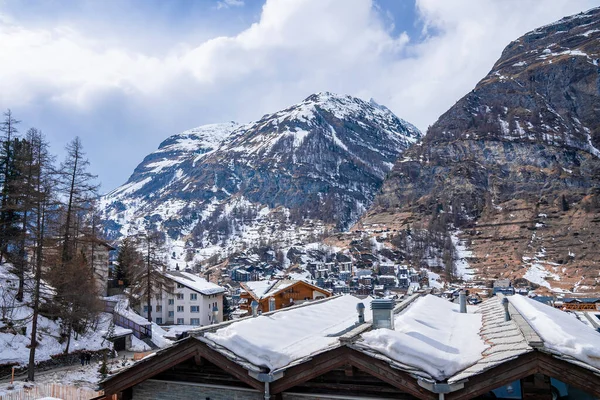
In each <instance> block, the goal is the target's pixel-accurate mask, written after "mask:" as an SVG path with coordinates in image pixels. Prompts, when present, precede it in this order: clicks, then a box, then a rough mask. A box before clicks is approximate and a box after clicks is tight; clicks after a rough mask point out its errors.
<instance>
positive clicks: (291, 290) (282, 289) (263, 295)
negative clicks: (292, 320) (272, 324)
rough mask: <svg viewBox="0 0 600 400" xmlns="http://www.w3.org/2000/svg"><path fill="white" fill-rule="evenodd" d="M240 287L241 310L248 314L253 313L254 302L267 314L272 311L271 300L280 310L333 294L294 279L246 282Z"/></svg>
mask: <svg viewBox="0 0 600 400" xmlns="http://www.w3.org/2000/svg"><path fill="white" fill-rule="evenodd" d="M240 286H241V288H242V291H241V293H240V299H241V301H240V308H241V309H242V310H246V311H248V312H251V309H250V306H251V304H252V301H256V302H258V310H259V311H261V312H267V311H272V310H270V309H269V299H274V300H275V309H276V310H279V309H282V308H285V307H289V306H292V305H295V304H302V303H304V302H306V301H311V300H317V299H323V298H326V297H330V296H331V292H330V291H328V290H327V289H323V288H320V287H318V286H315V285H313V284H310V283H308V282H306V281H302V280H293V279H280V280H272V281H253V282H244V283H241V284H240Z"/></svg>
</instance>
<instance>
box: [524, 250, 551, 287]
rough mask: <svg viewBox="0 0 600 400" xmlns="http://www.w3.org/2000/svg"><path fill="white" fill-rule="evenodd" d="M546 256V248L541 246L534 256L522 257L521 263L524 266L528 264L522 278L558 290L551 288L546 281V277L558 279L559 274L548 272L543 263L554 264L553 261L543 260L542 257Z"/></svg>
mask: <svg viewBox="0 0 600 400" xmlns="http://www.w3.org/2000/svg"><path fill="white" fill-rule="evenodd" d="M545 257H546V250H545V249H544V248H542V249H541V250H540V251H538V252H537V253H536V254H535V256H534V257H533V258H532V257H523V263H524V264H525V265H526V266H529V268H528V269H527V272H525V275H523V278H525V279H527V280H528V281H529V282H532V283H535V284H537V285H540V286H543V287H546V288H548V289H551V290H553V291H558V290H557V289H552V286H551V285H550V282H548V280H547V279H548V278H550V279H553V280H560V276H559V275H558V274H555V273H553V272H550V271H548V270H547V269H546V267H545V266H544V264H547V265H555V266H556V264H553V263H550V262H547V261H544V260H543V259H544V258H545Z"/></svg>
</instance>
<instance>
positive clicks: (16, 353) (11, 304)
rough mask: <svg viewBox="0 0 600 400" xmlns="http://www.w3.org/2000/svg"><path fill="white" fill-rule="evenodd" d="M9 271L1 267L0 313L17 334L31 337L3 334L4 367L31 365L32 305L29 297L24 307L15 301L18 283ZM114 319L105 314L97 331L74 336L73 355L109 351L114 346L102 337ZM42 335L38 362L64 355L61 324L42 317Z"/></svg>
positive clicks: (0, 336)
mask: <svg viewBox="0 0 600 400" xmlns="http://www.w3.org/2000/svg"><path fill="white" fill-rule="evenodd" d="M9 268H10V266H9V265H8V264H2V265H0V277H1V279H2V288H1V290H2V296H0V309H1V310H3V311H4V312H5V313H6V315H5V317H6V318H7V320H9V321H13V323H14V326H15V328H16V330H17V332H19V331H20V330H21V329H23V328H25V329H26V332H27V333H28V334H27V335H22V334H17V335H14V334H13V333H11V332H0V365H3V364H18V365H25V364H27V363H28V362H29V349H28V348H27V346H28V345H29V343H30V342H31V336H30V335H29V333H30V332H31V324H32V316H33V310H32V309H31V308H30V307H29V306H28V305H27V304H28V302H29V301H30V297H29V295H28V294H27V293H26V295H25V298H24V302H22V303H20V302H17V301H15V300H14V295H15V293H16V286H17V282H18V280H17V277H16V276H15V275H13V274H12V273H11V272H10V270H9ZM26 284H27V286H31V284H32V283H31V282H26ZM111 319H112V316H111V315H110V314H104V313H101V314H100V315H99V317H98V325H97V327H96V329H95V330H93V331H91V330H90V331H88V332H86V333H85V334H83V335H76V334H73V335H72V336H71V343H70V346H69V352H74V351H78V350H92V351H96V350H100V349H103V348H109V347H110V345H111V343H110V342H108V341H106V340H105V339H104V338H103V337H102V335H103V334H105V333H106V332H107V330H108V326H109V325H110V321H111ZM2 326H4V324H2V323H0V327H2ZM38 333H39V335H40V336H41V340H38V342H39V344H38V347H37V349H36V352H35V360H36V362H40V361H44V360H49V359H50V358H51V356H53V355H56V354H62V353H63V352H64V350H65V347H66V342H65V343H59V339H60V337H59V335H60V321H52V320H50V319H48V318H46V317H44V316H39V318H38Z"/></svg>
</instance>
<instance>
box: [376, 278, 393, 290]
mask: <svg viewBox="0 0 600 400" xmlns="http://www.w3.org/2000/svg"><path fill="white" fill-rule="evenodd" d="M377 281H378V283H379V284H380V285H383V286H384V287H385V288H386V289H387V288H391V287H396V286H398V280H397V278H396V277H395V276H394V275H380V276H379V277H378V278H377Z"/></svg>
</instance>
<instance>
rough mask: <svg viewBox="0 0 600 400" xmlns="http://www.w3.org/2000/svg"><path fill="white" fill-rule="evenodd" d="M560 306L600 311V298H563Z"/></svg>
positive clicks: (569, 308)
mask: <svg viewBox="0 0 600 400" xmlns="http://www.w3.org/2000/svg"><path fill="white" fill-rule="evenodd" d="M561 308H562V309H563V310H569V311H596V310H598V311H600V298H597V297H584V298H564V299H562V307H561Z"/></svg>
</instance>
